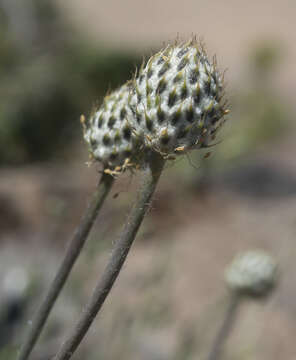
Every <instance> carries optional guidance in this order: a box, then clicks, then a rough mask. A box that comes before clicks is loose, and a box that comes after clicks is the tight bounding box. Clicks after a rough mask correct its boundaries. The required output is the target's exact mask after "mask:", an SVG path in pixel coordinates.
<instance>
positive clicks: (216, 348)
mask: <svg viewBox="0 0 296 360" xmlns="http://www.w3.org/2000/svg"><path fill="white" fill-rule="evenodd" d="M240 300H241V298H240V296H239V295H238V294H236V293H233V294H231V296H230V301H229V304H228V307H227V310H226V314H225V316H224V320H223V323H222V325H221V327H220V329H219V330H218V332H217V334H216V337H215V339H214V342H213V345H212V348H211V350H210V353H209V355H208V357H207V360H218V359H219V358H221V354H222V350H223V345H224V344H225V342H226V340H227V338H228V336H229V334H230V332H231V329H232V326H233V324H234V320H235V317H236V314H237V310H238V306H239V304H240Z"/></svg>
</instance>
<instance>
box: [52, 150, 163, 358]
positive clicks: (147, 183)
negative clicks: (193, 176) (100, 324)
mask: <svg viewBox="0 0 296 360" xmlns="http://www.w3.org/2000/svg"><path fill="white" fill-rule="evenodd" d="M163 166H164V160H163V159H162V158H161V157H160V155H158V154H153V156H152V158H151V159H150V162H149V165H148V166H147V169H146V171H145V173H144V174H143V179H144V183H143V185H142V188H141V190H140V192H139V194H138V199H137V201H136V202H135V204H134V206H133V208H132V209H131V212H130V215H129V217H128V219H127V221H126V224H125V226H124V229H123V231H122V233H121V236H120V238H119V239H118V241H117V242H116V244H115V246H114V249H113V251H112V253H111V257H110V259H109V262H108V264H107V266H106V268H105V270H104V272H103V275H102V277H101V278H100V280H99V282H98V284H97V286H96V288H95V290H94V292H93V294H92V297H91V299H90V301H89V303H88V304H87V305H86V307H85V309H84V310H83V313H82V315H81V317H80V319H79V321H78V322H77V324H76V325H75V327H74V329H73V331H72V332H71V333H70V335H69V337H68V339H67V340H66V341H65V342H64V343H63V345H62V346H61V348H60V349H59V351H58V353H57V354H56V356H55V357H54V360H66V359H70V358H71V356H72V355H73V353H74V352H75V350H76V349H77V347H78V346H79V344H80V342H81V341H82V339H83V337H84V336H85V335H86V333H87V331H88V329H89V327H90V326H91V324H92V322H93V320H94V319H95V317H96V315H97V313H98V312H99V310H100V309H101V307H102V305H103V303H104V301H105V299H106V297H107V296H108V294H109V292H110V290H111V288H112V286H113V284H114V282H115V280H116V278H117V276H118V274H119V272H120V270H121V268H122V265H123V263H124V261H125V259H126V257H127V254H128V252H129V250H130V247H131V245H132V243H133V241H134V239H135V237H136V234H137V231H138V229H139V227H140V225H141V223H142V220H143V218H144V216H145V214H146V212H147V210H148V208H149V205H150V200H151V197H152V195H153V193H154V190H155V188H156V185H157V182H158V180H159V177H160V174H161V172H162V169H163Z"/></svg>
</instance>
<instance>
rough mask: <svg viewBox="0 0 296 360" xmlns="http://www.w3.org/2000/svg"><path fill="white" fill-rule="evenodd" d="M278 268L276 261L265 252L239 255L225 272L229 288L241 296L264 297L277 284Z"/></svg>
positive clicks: (249, 252) (250, 252)
mask: <svg viewBox="0 0 296 360" xmlns="http://www.w3.org/2000/svg"><path fill="white" fill-rule="evenodd" d="M277 278H278V268H277V264H276V262H275V260H274V259H273V258H272V257H271V256H270V255H268V254H266V253H265V252H263V251H248V252H245V253H242V254H239V255H237V256H236V257H235V258H234V260H233V261H232V263H231V264H230V265H229V267H228V268H227V269H226V272H225V280H226V283H227V285H228V286H229V288H230V289H231V290H232V291H234V292H236V293H237V294H239V295H245V296H252V297H262V296H266V295H268V294H269V293H270V292H271V290H272V289H273V288H274V286H275V284H276V280H277Z"/></svg>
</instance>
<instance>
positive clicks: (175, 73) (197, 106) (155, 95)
mask: <svg viewBox="0 0 296 360" xmlns="http://www.w3.org/2000/svg"><path fill="white" fill-rule="evenodd" d="M223 94H224V86H223V79H222V77H221V75H220V73H219V72H218V70H217V69H216V62H215V61H212V62H210V61H209V59H208V57H207V55H206V52H205V50H204V47H203V46H202V45H201V44H199V43H198V42H197V41H196V40H191V41H190V42H188V43H186V44H179V45H170V46H167V47H166V48H165V49H163V50H161V51H160V52H158V53H157V54H155V55H153V56H152V57H151V58H150V59H149V60H148V62H147V64H146V65H145V66H144V65H143V66H142V67H141V68H140V71H139V73H138V75H137V76H135V77H134V79H133V80H132V81H130V82H128V83H127V84H125V85H123V86H122V87H121V88H119V89H117V90H116V91H114V92H113V93H112V94H111V95H108V96H106V97H105V99H104V102H103V104H102V105H101V107H100V108H99V109H98V110H96V111H94V112H93V114H92V115H91V116H90V119H89V121H88V122H87V123H85V124H84V138H85V140H86V142H87V143H88V144H89V148H90V153H91V157H92V158H94V159H95V160H98V161H100V162H102V163H103V165H104V167H105V169H109V170H111V171H113V170H115V171H117V170H118V169H120V171H121V170H122V169H124V167H126V165H127V164H128V167H136V168H138V167H141V166H142V165H143V164H145V162H146V159H147V156H148V155H149V152H151V151H157V152H158V153H160V154H161V155H163V156H167V158H170V157H169V155H173V154H184V153H185V152H187V151H188V150H190V149H198V148H202V147H207V146H208V145H209V143H210V142H211V141H212V140H213V139H214V136H215V133H216V132H217V130H218V129H219V127H220V126H221V125H222V124H223V122H224V115H226V114H227V113H228V111H229V110H227V109H225V102H224V103H223V102H222V97H223Z"/></svg>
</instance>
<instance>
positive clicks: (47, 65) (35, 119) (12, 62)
mask: <svg viewBox="0 0 296 360" xmlns="http://www.w3.org/2000/svg"><path fill="white" fill-rule="evenodd" d="M4 3H5V4H6V6H2V7H1V2H0V52H1V56H0V78H1V81H0V164H2V165H3V164H20V163H24V162H31V161H40V160H47V159H49V158H51V157H53V156H56V154H57V151H60V150H61V149H63V147H65V145H66V144H67V147H70V145H71V140H73V139H75V137H76V136H77V135H78V134H79V136H80V135H81V134H80V131H81V129H80V124H79V116H80V114H81V113H89V110H90V109H91V107H92V106H93V105H94V103H95V101H100V98H101V97H102V96H103V95H104V94H105V93H106V91H107V90H108V89H114V88H115V87H117V86H118V85H119V84H121V83H122V82H124V81H126V80H127V79H129V78H130V77H131V74H132V72H133V71H134V69H135V66H136V65H138V63H139V60H140V59H139V58H138V57H137V56H135V55H133V54H130V53H122V52H119V51H107V50H105V49H103V48H101V47H99V46H98V47H94V46H93V45H91V44H90V43H89V42H88V41H87V39H85V38H84V37H83V36H82V34H80V33H78V31H77V30H76V29H73V28H72V27H71V26H70V25H69V24H68V23H67V21H66V19H65V18H64V16H63V15H62V14H61V13H59V12H58V11H57V9H56V8H55V7H54V5H53V3H51V2H49V1H42V2H38V1H37V0H31V1H29V2H28V3H27V2H26V3H25V4H24V5H20V4H21V2H19V3H17V2H16V1H14V0H13V1H12V2H11V3H10V4H11V6H14V5H16V4H17V6H18V7H20V9H19V10H20V11H19V12H18V13H20V14H22V15H18V17H17V18H16V19H15V18H14V17H15V12H13V10H14V9H9V5H7V4H9V2H7V1H4ZM29 4H30V6H28V5H29ZM22 6H23V7H24V8H22ZM10 10H11V11H10ZM21 10H26V11H21ZM21 16H23V18H22V17H21ZM29 21H30V25H32V26H31V28H30V27H29V26H28V25H26V24H28V22H29ZM22 23H24V26H23V28H22V26H21V25H20V24H22ZM15 24H18V25H17V26H15ZM29 28H30V31H29V30H28V29H29ZM25 30H26V31H25ZM27 30H28V31H27Z"/></svg>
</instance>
